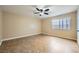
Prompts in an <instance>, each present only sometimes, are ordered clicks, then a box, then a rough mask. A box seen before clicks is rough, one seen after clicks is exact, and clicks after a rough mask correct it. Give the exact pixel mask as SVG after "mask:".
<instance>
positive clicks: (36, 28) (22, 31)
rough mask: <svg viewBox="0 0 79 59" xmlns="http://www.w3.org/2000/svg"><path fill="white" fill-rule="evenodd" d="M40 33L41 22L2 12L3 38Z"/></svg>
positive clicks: (32, 18)
mask: <svg viewBox="0 0 79 59" xmlns="http://www.w3.org/2000/svg"><path fill="white" fill-rule="evenodd" d="M39 33H41V20H39V19H37V18H34V17H28V16H20V15H15V14H12V13H7V12H3V38H4V39H5V38H6V39H7V38H13V37H20V36H29V35H35V34H39Z"/></svg>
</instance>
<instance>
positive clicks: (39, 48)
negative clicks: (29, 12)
mask: <svg viewBox="0 0 79 59" xmlns="http://www.w3.org/2000/svg"><path fill="white" fill-rule="evenodd" d="M0 52H8V53H41V52H42V53H51V52H54V53H55V52H56V53H57V52H58V53H59V52H60V53H61V52H69V53H71V52H79V48H78V46H77V43H76V42H75V41H72V40H68V39H61V38H57V37H52V36H46V35H35V36H30V37H26V38H20V39H14V40H9V41H4V42H3V43H2V45H1V46H0Z"/></svg>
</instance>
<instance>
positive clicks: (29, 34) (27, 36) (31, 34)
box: [2, 33, 41, 41]
mask: <svg viewBox="0 0 79 59" xmlns="http://www.w3.org/2000/svg"><path fill="white" fill-rule="evenodd" d="M38 34H41V33H36V34H29V35H24V36H18V37H12V38H5V39H3V40H2V41H6V40H12V39H17V38H22V37H28V36H32V35H38Z"/></svg>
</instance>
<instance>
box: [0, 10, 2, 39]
mask: <svg viewBox="0 0 79 59" xmlns="http://www.w3.org/2000/svg"><path fill="white" fill-rule="evenodd" d="M1 39H2V12H1V10H0V40H1Z"/></svg>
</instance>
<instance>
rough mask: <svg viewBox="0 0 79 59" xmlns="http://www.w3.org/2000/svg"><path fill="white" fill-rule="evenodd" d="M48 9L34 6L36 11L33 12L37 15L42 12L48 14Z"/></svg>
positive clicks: (40, 14)
mask: <svg viewBox="0 0 79 59" xmlns="http://www.w3.org/2000/svg"><path fill="white" fill-rule="evenodd" d="M49 11H50V9H49V8H46V9H39V8H36V12H34V14H39V16H42V14H44V15H49Z"/></svg>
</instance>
